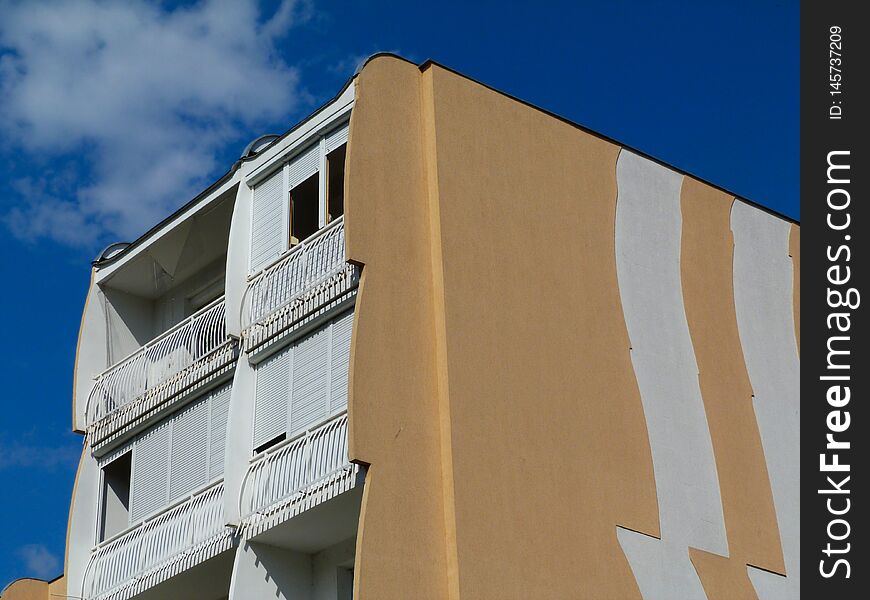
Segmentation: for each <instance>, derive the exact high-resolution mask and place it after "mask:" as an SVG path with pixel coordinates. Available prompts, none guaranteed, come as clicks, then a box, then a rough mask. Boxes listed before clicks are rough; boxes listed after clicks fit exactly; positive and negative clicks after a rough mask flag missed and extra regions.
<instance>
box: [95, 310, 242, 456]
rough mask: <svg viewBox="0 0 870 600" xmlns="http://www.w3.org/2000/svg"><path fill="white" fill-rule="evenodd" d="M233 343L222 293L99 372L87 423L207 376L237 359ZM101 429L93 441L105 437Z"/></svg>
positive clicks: (163, 397) (163, 398) (166, 393)
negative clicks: (227, 326) (229, 335)
mask: <svg viewBox="0 0 870 600" xmlns="http://www.w3.org/2000/svg"><path fill="white" fill-rule="evenodd" d="M234 344H235V342H234V341H233V340H231V339H230V338H229V337H228V336H227V331H226V319H225V308H224V300H223V298H220V299H218V300H215V301H214V302H212V303H211V304H210V305H208V306H206V307H205V308H203V309H202V310H200V311H198V312H196V313H194V314H193V315H191V316H190V317H188V318H186V319H185V320H183V321H182V322H180V323H178V324H177V325H175V326H174V327H172V328H171V329H169V330H168V331H166V332H164V333H163V334H161V335H159V336H158V337H156V338H155V339H153V340H151V341H150V342H148V343H147V344H145V345H144V346H142V347H141V348H139V349H138V350H136V351H135V352H134V353H133V354H131V355H130V356H128V357H127V358H125V359H123V360H122V361H120V362H118V363H116V364H114V365H112V366H111V367H109V368H108V369H107V370H106V371H104V372H103V373H102V374H100V375H98V376H97V378H96V381H95V383H94V387H93V389H92V390H91V394H90V396H89V397H88V406H87V417H88V426H89V427H92V426H93V425H94V424H95V423H98V422H100V421H101V420H102V419H105V418H106V417H107V416H108V415H110V414H112V413H113V412H114V411H118V410H119V409H121V408H123V407H128V406H131V405H132V404H133V403H134V402H136V401H137V400H139V399H142V398H146V397H149V398H150V397H156V396H159V397H160V398H159V399H160V400H165V399H166V398H168V397H170V396H172V395H174V394H175V393H178V392H179V391H181V390H183V389H185V388H186V387H188V386H190V385H192V384H194V383H195V382H197V381H198V380H200V379H202V378H204V377H207V376H208V375H209V374H211V373H213V372H214V371H216V370H218V369H220V368H221V367H223V366H226V363H227V362H228V361H231V360H232V359H233V358H235V346H234ZM149 408H150V406H149ZM127 420H129V419H127ZM101 429H106V428H105V427H103V428H101ZM99 433H101V434H103V435H96V436H95V442H99V441H100V439H101V437H105V434H106V432H105V431H100V432H99Z"/></svg>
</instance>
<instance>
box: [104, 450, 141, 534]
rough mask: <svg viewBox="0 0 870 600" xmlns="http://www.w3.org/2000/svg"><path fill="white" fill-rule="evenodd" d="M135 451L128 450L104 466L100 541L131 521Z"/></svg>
mask: <svg viewBox="0 0 870 600" xmlns="http://www.w3.org/2000/svg"><path fill="white" fill-rule="evenodd" d="M132 466H133V453H132V452H127V453H125V454H123V455H121V456H119V457H118V458H116V459H115V460H113V461H112V462H110V463H109V464H107V465H106V466H105V467H103V490H102V505H101V507H100V513H101V518H100V541H101V542H102V541H103V540H106V539H108V538H110V537H112V536H113V535H115V534H118V533H120V532H122V531H124V530H125V529H127V525H128V523H129V521H130V474H131V471H132Z"/></svg>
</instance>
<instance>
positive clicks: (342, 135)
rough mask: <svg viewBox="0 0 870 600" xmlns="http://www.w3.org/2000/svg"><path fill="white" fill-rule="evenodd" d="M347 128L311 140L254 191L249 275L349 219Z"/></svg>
mask: <svg viewBox="0 0 870 600" xmlns="http://www.w3.org/2000/svg"><path fill="white" fill-rule="evenodd" d="M347 135H348V126H347V124H344V125H342V126H339V127H338V128H337V129H333V130H332V131H330V132H329V133H327V134H326V135H324V136H320V137H319V138H316V139H309V140H307V141H306V143H305V144H306V145H305V146H304V147H303V148H302V149H301V151H300V152H298V153H296V154H295V155H294V156H293V157H292V158H290V159H289V160H288V161H287V162H284V163H283V164H281V165H277V164H276V165H272V166H270V172H269V175H267V176H266V177H264V178H263V179H261V180H259V181H257V183H256V184H255V185H253V186H252V192H251V193H252V215H251V253H250V265H249V266H250V272H251V273H254V272H256V271H258V270H260V269H261V268H263V267H266V266H268V265H269V264H271V263H272V262H273V261H274V260H275V259H277V258H278V257H279V256H281V255H282V254H283V253H284V252H286V251H287V249H288V248H292V247H293V246H295V245H297V244H299V243H301V242H303V241H305V239H306V238H308V237H310V236H311V235H313V234H315V233H316V232H317V231H318V230H319V229H320V228H321V227H325V226H326V225H328V224H329V223H331V222H332V221H334V220H336V219H338V218H339V217H341V216H342V215H343V214H344V170H345V159H346V158H347Z"/></svg>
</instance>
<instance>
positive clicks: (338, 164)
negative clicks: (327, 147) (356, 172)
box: [326, 144, 347, 223]
mask: <svg viewBox="0 0 870 600" xmlns="http://www.w3.org/2000/svg"><path fill="white" fill-rule="evenodd" d="M346 155H347V144H342V145H341V146H339V147H338V148H336V149H335V150H333V151H332V152H330V153H329V154H327V155H326V208H327V210H326V213H327V221H328V222H329V223H331V222H332V221H334V220H335V219H337V218H338V217H340V216H341V215H343V214H344V159H345V156H346Z"/></svg>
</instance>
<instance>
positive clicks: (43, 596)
mask: <svg viewBox="0 0 870 600" xmlns="http://www.w3.org/2000/svg"><path fill="white" fill-rule="evenodd" d="M65 595H66V579H65V578H64V577H59V578H57V579H55V580H53V581H43V580H41V579H31V578H26V579H18V580H17V581H13V582H12V583H10V584H9V585H8V586H7V587H6V589H5V590H3V593H2V594H0V598H2V599H3V600H51V599H52V598H61V597H63V596H65Z"/></svg>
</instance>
